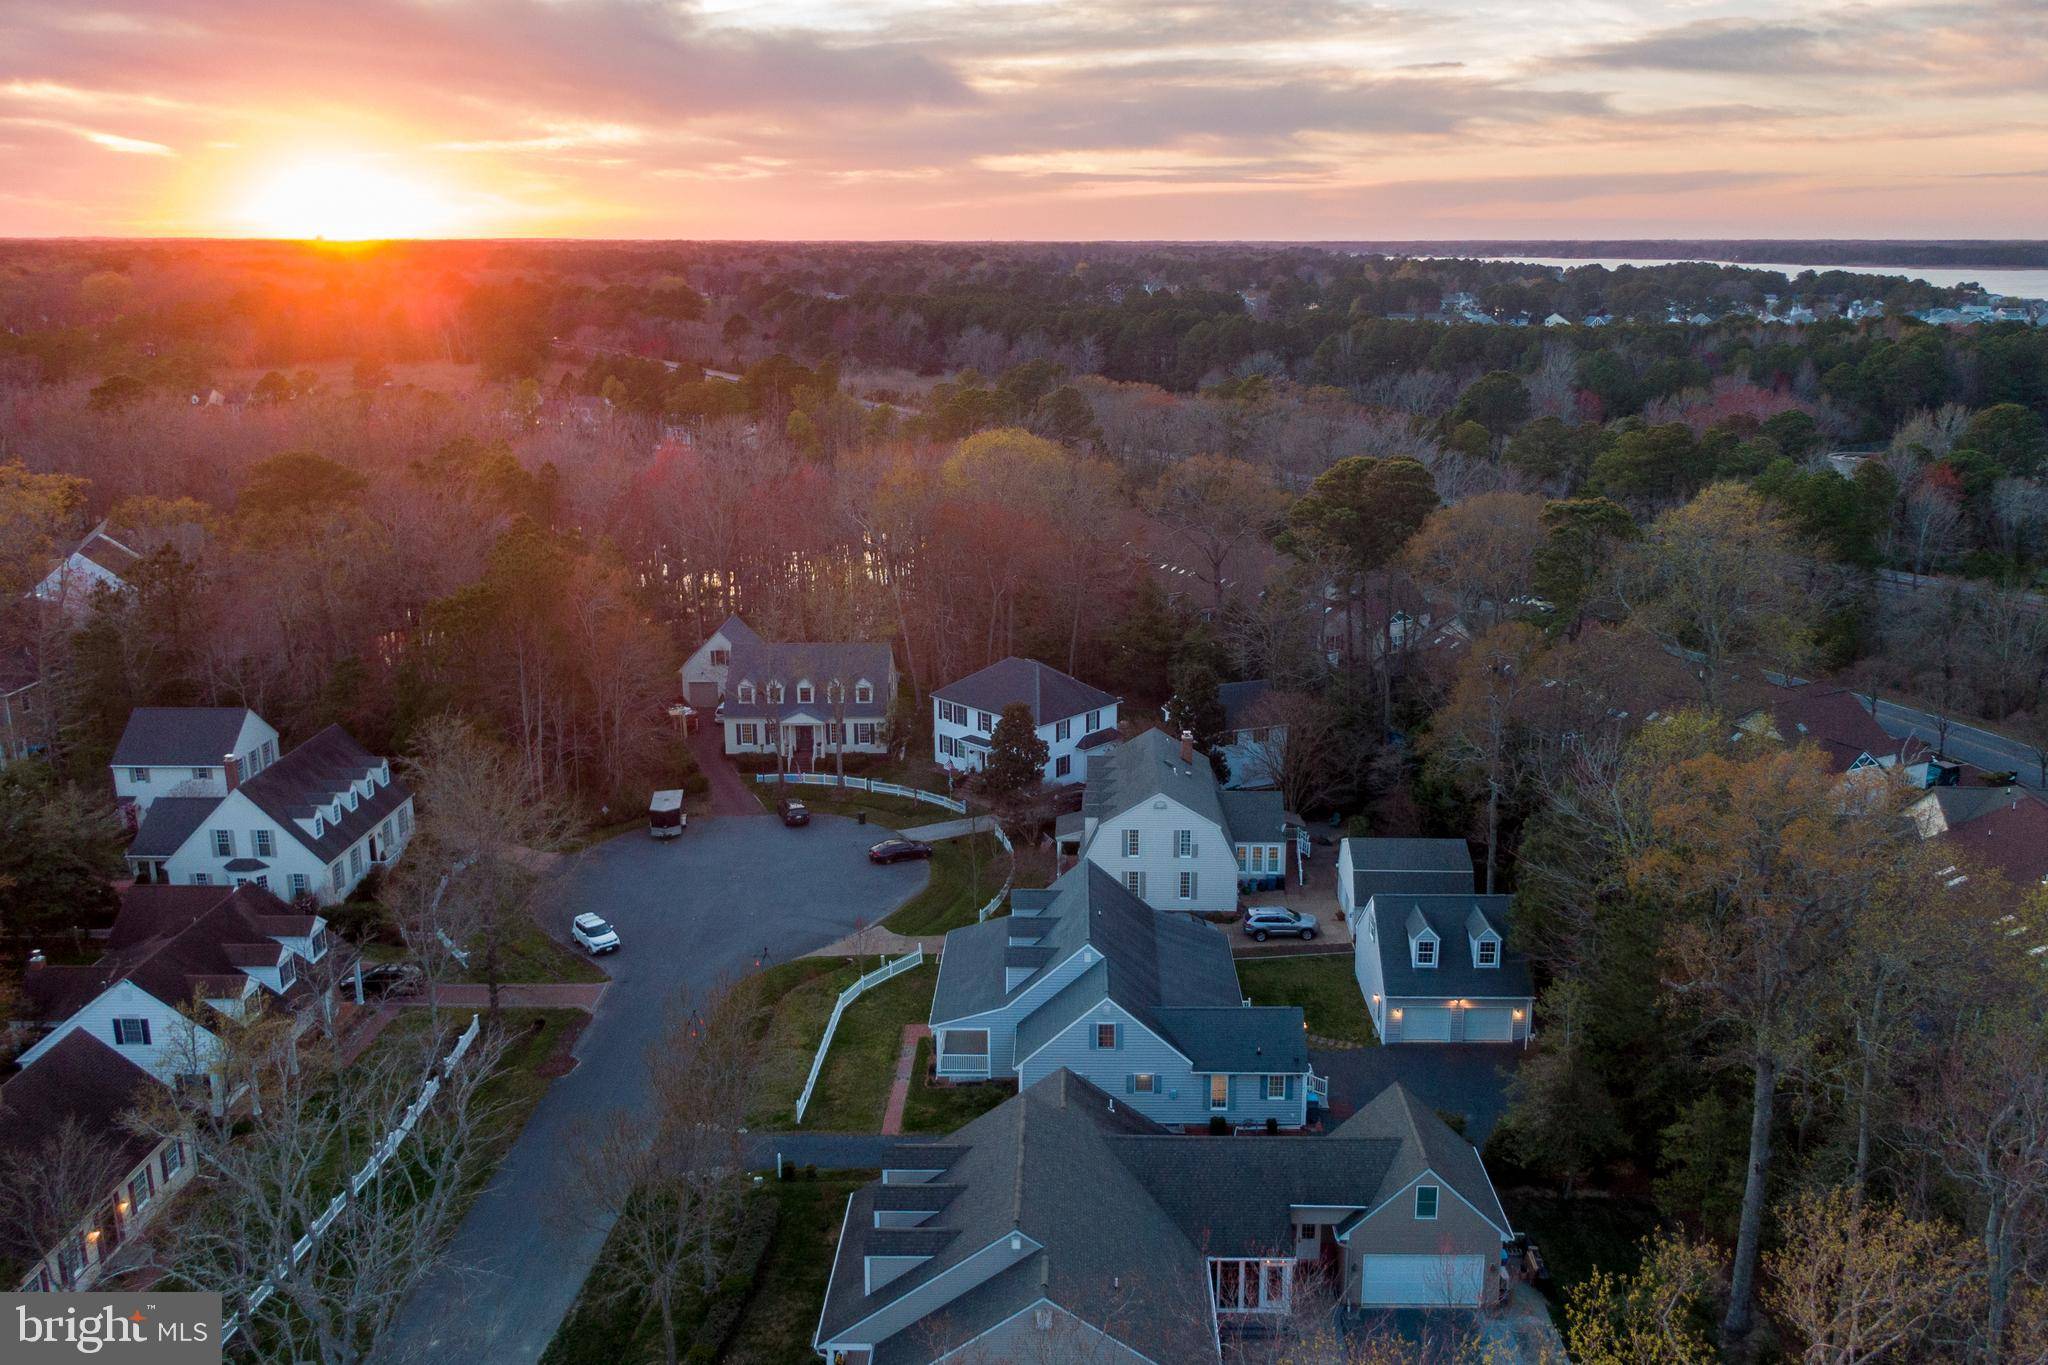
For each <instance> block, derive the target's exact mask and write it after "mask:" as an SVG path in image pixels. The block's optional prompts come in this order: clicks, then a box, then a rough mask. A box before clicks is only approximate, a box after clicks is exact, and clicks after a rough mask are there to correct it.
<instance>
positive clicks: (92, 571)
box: [31, 521, 142, 616]
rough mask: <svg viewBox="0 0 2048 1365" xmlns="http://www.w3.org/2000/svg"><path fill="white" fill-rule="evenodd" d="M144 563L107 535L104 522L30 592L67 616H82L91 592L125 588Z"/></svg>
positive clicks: (115, 590)
mask: <svg viewBox="0 0 2048 1365" xmlns="http://www.w3.org/2000/svg"><path fill="white" fill-rule="evenodd" d="M141 562H142V556H141V555H140V554H139V553H137V552H136V551H134V550H131V549H129V548H128V547H127V546H126V545H123V544H122V543H121V542H120V541H118V540H116V539H114V537H112V536H110V535H108V534H107V523H106V522H104V521H102V522H101V523H100V524H99V525H97V526H95V527H93V528H92V530H91V531H89V532H87V533H86V537H85V539H84V540H81V541H79V542H78V546H77V548H75V549H73V550H72V551H71V553H69V554H67V555H65V556H64V558H63V559H61V560H59V561H58V562H57V565H56V567H55V568H53V569H51V570H50V572H49V573H48V574H46V575H44V577H43V580H42V581H41V582H40V583H38V584H36V586H35V587H34V588H33V589H32V590H31V591H32V593H33V595H34V596H35V597H36V598H37V600H39V601H42V602H47V603H49V604H51V605H52V606H54V607H56V608H57V609H58V610H59V611H62V612H64V613H66V614H67V615H74V616H75V615H82V614H83V613H84V612H86V611H87V610H88V609H89V608H90V607H91V605H92V595H93V593H94V592H96V591H98V590H99V589H101V588H105V589H107V590H108V591H110V592H122V591H125V590H126V589H127V587H128V575H130V574H132V573H133V572H134V571H135V566H136V565H137V564H139V563H141Z"/></svg>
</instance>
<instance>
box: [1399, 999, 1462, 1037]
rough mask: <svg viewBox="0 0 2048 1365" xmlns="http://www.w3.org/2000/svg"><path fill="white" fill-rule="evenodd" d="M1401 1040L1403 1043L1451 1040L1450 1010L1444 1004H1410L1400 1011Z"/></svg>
mask: <svg viewBox="0 0 2048 1365" xmlns="http://www.w3.org/2000/svg"><path fill="white" fill-rule="evenodd" d="M1401 1041H1402V1042H1404V1043H1448V1042H1450V1041H1451V1011H1450V1009H1449V1008H1448V1007H1447V1006H1444V1005H1423V1006H1420V1007H1417V1006H1415V1005H1410V1006H1409V1007H1408V1008H1407V1009H1405V1010H1403V1011H1402V1012H1401Z"/></svg>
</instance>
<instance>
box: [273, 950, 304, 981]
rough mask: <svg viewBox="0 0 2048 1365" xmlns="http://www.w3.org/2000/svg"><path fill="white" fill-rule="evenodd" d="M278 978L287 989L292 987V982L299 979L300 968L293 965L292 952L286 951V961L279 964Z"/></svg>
mask: <svg viewBox="0 0 2048 1365" xmlns="http://www.w3.org/2000/svg"><path fill="white" fill-rule="evenodd" d="M277 979H278V982H279V984H280V985H282V986H284V987H285V988H286V989H290V987H291V984H292V983H293V982H294V981H297V980H298V979H299V969H298V968H297V967H294V966H293V965H292V958H291V954H290V953H286V954H285V956H284V961H282V962H280V963H278V964H277Z"/></svg>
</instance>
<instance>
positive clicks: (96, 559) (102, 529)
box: [73, 521, 142, 578]
mask: <svg viewBox="0 0 2048 1365" xmlns="http://www.w3.org/2000/svg"><path fill="white" fill-rule="evenodd" d="M73 553H74V554H76V555H77V556H78V557H79V558H81V559H88V560H91V561H92V562H93V563H95V564H97V565H99V566H100V567H101V568H102V569H105V570H106V571H107V572H108V573H110V574H112V575H114V577H116V578H125V577H127V576H128V575H129V574H130V573H132V572H134V570H135V566H136V565H137V564H140V563H141V562H142V556H141V555H140V554H137V553H136V552H135V551H134V550H131V549H129V548H128V547H127V546H126V545H123V544H122V543H121V542H120V541H118V540H116V539H114V538H113V537H112V536H110V535H108V534H107V523H105V522H104V521H103V522H101V523H100V524H99V525H97V526H95V527H93V528H92V532H91V534H89V535H87V536H86V538H85V539H84V540H83V541H81V542H79V546H78V549H77V550H75V551H73Z"/></svg>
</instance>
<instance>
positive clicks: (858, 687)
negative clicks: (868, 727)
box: [853, 678, 875, 706]
mask: <svg viewBox="0 0 2048 1365" xmlns="http://www.w3.org/2000/svg"><path fill="white" fill-rule="evenodd" d="M853 699H854V700H855V701H857V702H859V703H860V704H861V705H863V706H865V705H867V704H868V703H869V702H871V701H873V700H874V699H875V688H874V684H872V683H870V682H869V681H868V680H867V679H866V678H862V679H861V680H860V681H859V682H857V683H855V684H854V685H853Z"/></svg>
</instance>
